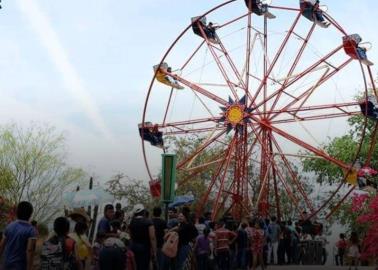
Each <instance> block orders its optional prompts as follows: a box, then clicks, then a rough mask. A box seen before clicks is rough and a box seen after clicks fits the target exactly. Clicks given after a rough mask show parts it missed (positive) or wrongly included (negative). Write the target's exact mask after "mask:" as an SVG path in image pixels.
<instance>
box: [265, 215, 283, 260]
mask: <svg viewBox="0 0 378 270" xmlns="http://www.w3.org/2000/svg"><path fill="white" fill-rule="evenodd" d="M280 233H281V227H280V225H278V224H277V218H276V217H272V219H271V222H270V223H269V225H268V237H269V239H270V242H269V245H268V264H270V263H271V257H272V254H273V263H274V264H278V257H277V256H278V253H277V251H278V244H279V242H280Z"/></svg>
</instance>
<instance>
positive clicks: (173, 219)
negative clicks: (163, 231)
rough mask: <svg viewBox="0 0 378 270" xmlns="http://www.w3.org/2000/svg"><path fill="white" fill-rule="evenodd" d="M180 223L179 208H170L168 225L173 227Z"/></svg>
mask: <svg viewBox="0 0 378 270" xmlns="http://www.w3.org/2000/svg"><path fill="white" fill-rule="evenodd" d="M178 224H179V221H178V219H177V209H176V208H174V207H171V208H169V209H168V223H167V227H168V229H172V228H174V227H176V226H177V225H178Z"/></svg>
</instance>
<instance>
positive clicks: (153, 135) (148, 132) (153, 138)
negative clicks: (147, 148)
mask: <svg viewBox="0 0 378 270" xmlns="http://www.w3.org/2000/svg"><path fill="white" fill-rule="evenodd" d="M138 129H139V135H140V137H141V138H142V139H143V140H145V141H148V142H150V144H151V145H153V146H156V147H160V148H163V147H164V141H163V132H161V131H159V128H158V126H157V125H153V124H152V123H151V122H145V123H144V124H143V123H141V124H138Z"/></svg>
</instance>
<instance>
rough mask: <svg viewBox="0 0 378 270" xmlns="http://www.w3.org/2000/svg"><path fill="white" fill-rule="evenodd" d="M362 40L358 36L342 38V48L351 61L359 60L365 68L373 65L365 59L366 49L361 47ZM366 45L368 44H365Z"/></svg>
mask: <svg viewBox="0 0 378 270" xmlns="http://www.w3.org/2000/svg"><path fill="white" fill-rule="evenodd" d="M361 41H362V38H361V36H360V35H359V34H353V35H348V36H344V37H343V47H344V51H345V53H346V54H347V55H349V56H350V57H351V58H352V59H356V60H361V62H362V63H363V64H365V65H367V66H371V65H373V64H374V63H373V62H371V61H369V60H368V59H367V55H366V51H367V47H365V46H362V45H361ZM366 45H368V43H367V44H366Z"/></svg>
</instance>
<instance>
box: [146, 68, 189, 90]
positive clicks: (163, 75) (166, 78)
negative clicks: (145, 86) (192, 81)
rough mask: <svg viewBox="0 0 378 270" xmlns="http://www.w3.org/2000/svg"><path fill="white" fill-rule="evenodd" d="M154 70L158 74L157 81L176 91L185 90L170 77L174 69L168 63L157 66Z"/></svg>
mask: <svg viewBox="0 0 378 270" xmlns="http://www.w3.org/2000/svg"><path fill="white" fill-rule="evenodd" d="M153 68H154V71H155V73H156V79H157V80H158V81H159V82H161V83H163V84H165V85H168V86H170V87H172V88H175V89H184V87H183V86H182V85H181V84H179V83H178V81H177V80H176V79H175V78H174V77H172V76H171V75H170V74H171V73H172V68H171V67H169V66H168V64H167V63H165V62H164V63H162V64H160V65H155V66H154V67H153Z"/></svg>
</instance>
